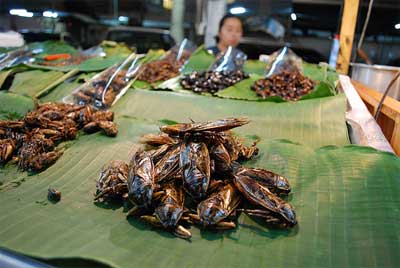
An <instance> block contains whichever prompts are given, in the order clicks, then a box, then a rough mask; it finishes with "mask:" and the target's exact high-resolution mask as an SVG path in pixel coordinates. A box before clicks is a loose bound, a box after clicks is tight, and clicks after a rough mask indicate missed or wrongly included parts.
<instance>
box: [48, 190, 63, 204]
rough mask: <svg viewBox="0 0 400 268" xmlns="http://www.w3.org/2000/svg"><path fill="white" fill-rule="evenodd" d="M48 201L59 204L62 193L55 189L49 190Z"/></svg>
mask: <svg viewBox="0 0 400 268" xmlns="http://www.w3.org/2000/svg"><path fill="white" fill-rule="evenodd" d="M47 199H49V200H50V201H53V202H58V201H60V200H61V192H60V191H57V190H56V189H54V188H49V189H48V191H47Z"/></svg>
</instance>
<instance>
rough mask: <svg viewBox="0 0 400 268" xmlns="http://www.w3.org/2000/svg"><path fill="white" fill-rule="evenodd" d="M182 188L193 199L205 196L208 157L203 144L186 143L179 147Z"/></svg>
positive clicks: (207, 179) (208, 167)
mask: <svg viewBox="0 0 400 268" xmlns="http://www.w3.org/2000/svg"><path fill="white" fill-rule="evenodd" d="M180 168H181V169H182V177H183V187H184V188H185V189H186V191H187V192H188V193H189V194H190V195H191V196H192V197H193V198H195V199H202V198H204V197H205V196H206V193H207V189H208V185H209V183H210V173H211V170H210V156H209V153H208V149H207V146H206V145H205V143H203V142H200V143H196V142H191V141H186V142H184V143H182V144H181V147H180Z"/></svg>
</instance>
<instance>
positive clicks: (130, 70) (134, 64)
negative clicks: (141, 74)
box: [101, 52, 143, 103]
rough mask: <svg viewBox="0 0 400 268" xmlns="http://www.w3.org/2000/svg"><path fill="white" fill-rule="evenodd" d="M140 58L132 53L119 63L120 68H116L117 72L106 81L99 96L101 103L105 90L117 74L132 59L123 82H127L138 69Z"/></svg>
mask: <svg viewBox="0 0 400 268" xmlns="http://www.w3.org/2000/svg"><path fill="white" fill-rule="evenodd" d="M141 57H143V55H137V54H136V52H133V53H132V54H130V55H129V56H128V57H127V58H126V59H125V60H124V61H123V62H122V63H121V65H120V66H118V68H117V70H116V71H115V72H114V73H113V74H112V75H111V77H110V79H108V82H107V84H106V86H105V87H104V89H103V94H102V95H101V101H102V102H103V103H104V98H105V96H106V92H107V89H108V88H109V87H110V85H111V83H112V82H113V81H114V79H115V77H116V76H117V75H118V73H119V72H120V71H121V70H122V69H123V68H124V67H125V66H126V65H127V64H128V62H130V61H131V60H132V59H133V58H134V60H133V62H132V64H131V65H130V66H129V68H128V71H127V72H126V74H125V81H126V82H128V81H129V80H130V79H131V78H132V77H133V76H134V75H135V74H136V73H137V71H138V70H139V69H140V67H141V63H138V60H139V59H140V58H141Z"/></svg>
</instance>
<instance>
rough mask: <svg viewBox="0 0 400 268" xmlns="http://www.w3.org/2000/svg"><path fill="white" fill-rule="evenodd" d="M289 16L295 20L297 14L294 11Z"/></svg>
mask: <svg viewBox="0 0 400 268" xmlns="http://www.w3.org/2000/svg"><path fill="white" fill-rule="evenodd" d="M290 18H291V19H292V21H295V20H297V15H296V13H292V14H290Z"/></svg>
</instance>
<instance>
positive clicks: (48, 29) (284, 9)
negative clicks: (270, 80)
mask: <svg viewBox="0 0 400 268" xmlns="http://www.w3.org/2000/svg"><path fill="white" fill-rule="evenodd" d="M368 2H369V1H366V0H361V1H360V9H359V12H358V17H357V28H356V35H355V40H354V41H355V43H356V42H357V40H358V38H359V36H360V32H361V30H362V29H361V28H362V24H363V22H364V20H365V17H366V13H367V7H368ZM342 9H343V1H338V0H292V1H290V0H280V1H273V0H252V1H225V0H224V1H220V0H188V1H183V0H148V1H140V0H129V1H128V0H93V1H89V0H86V1H85V0H80V1H78V0H35V1H28V0H25V1H24V0H2V1H0V13H1V15H0V31H2V32H4V31H9V30H13V31H16V32H19V33H21V34H22V35H23V37H24V39H25V41H26V42H34V41H45V40H60V39H61V40H65V41H66V42H68V43H70V44H72V45H73V46H75V47H80V48H83V49H85V48H88V47H91V46H94V45H96V44H98V43H100V42H101V41H102V40H104V39H107V40H114V41H121V42H125V43H127V44H128V45H130V46H135V47H137V49H138V51H139V52H146V51H147V50H148V49H150V48H164V49H168V48H170V47H171V46H172V45H173V44H175V43H176V42H179V41H181V40H182V39H183V38H184V37H187V38H189V39H191V40H192V41H194V42H196V43H197V44H202V43H205V44H206V46H210V45H213V44H214V36H215V34H216V32H217V30H218V21H219V19H220V18H221V17H222V16H223V15H224V14H225V13H231V14H235V15H237V16H240V17H241V18H242V19H243V22H244V37H243V39H242V41H241V44H240V46H239V47H240V48H241V49H242V50H243V51H244V52H245V53H246V54H247V55H248V56H249V58H252V59H257V58H258V57H259V55H260V54H270V53H272V52H273V51H275V50H277V49H279V48H281V47H282V46H283V45H288V46H290V47H291V48H292V49H293V50H294V51H295V52H296V53H297V54H298V55H299V56H301V57H302V58H303V59H305V60H306V61H308V62H312V63H318V62H320V61H328V60H329V55H330V51H331V47H332V45H333V44H334V41H335V37H336V38H337V34H338V32H339V29H340V21H341V15H342ZM336 40H337V39H336ZM353 47H354V49H356V46H353ZM362 48H363V50H364V51H365V52H366V53H367V54H368V56H369V57H370V59H371V60H372V61H373V62H374V63H376V64H384V65H392V66H400V1H399V0H375V1H374V5H373V9H372V13H371V17H370V21H369V24H368V28H367V31H366V35H365V39H364V42H363V46H362ZM353 55H356V53H353ZM353 61H356V62H362V59H358V58H355V56H354V57H353Z"/></svg>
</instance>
